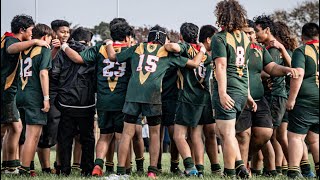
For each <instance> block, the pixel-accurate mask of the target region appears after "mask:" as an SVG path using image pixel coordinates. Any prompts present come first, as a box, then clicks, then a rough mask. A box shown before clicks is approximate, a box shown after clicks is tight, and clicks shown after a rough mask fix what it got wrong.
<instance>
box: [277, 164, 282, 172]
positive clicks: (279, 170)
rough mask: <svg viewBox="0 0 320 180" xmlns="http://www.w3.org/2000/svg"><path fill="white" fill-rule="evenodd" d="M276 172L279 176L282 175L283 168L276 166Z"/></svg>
mask: <svg viewBox="0 0 320 180" xmlns="http://www.w3.org/2000/svg"><path fill="white" fill-rule="evenodd" d="M276 170H277V173H278V174H282V167H281V166H276Z"/></svg>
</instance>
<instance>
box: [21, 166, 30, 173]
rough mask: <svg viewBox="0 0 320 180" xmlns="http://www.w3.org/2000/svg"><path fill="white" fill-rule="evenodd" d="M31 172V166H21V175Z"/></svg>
mask: <svg viewBox="0 0 320 180" xmlns="http://www.w3.org/2000/svg"><path fill="white" fill-rule="evenodd" d="M29 173H30V167H24V166H21V167H19V174H20V175H29Z"/></svg>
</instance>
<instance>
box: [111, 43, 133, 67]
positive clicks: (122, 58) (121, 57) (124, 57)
mask: <svg viewBox="0 0 320 180" xmlns="http://www.w3.org/2000/svg"><path fill="white" fill-rule="evenodd" d="M136 48H137V46H136V45H135V46H132V47H130V48H128V49H126V50H124V51H121V52H120V53H118V54H116V57H117V61H118V62H119V63H123V62H126V61H128V60H129V59H130V58H131V57H132V55H133V54H134V52H135V50H136Z"/></svg>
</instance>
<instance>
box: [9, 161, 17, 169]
mask: <svg viewBox="0 0 320 180" xmlns="http://www.w3.org/2000/svg"><path fill="white" fill-rule="evenodd" d="M6 165H7V168H15V167H17V163H16V161H15V160H12V161H7V164H6Z"/></svg>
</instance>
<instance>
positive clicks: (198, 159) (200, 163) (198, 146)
mask: <svg viewBox="0 0 320 180" xmlns="http://www.w3.org/2000/svg"><path fill="white" fill-rule="evenodd" d="M202 130H203V126H202V125H198V126H197V127H195V128H192V133H191V138H192V142H193V143H192V145H193V147H194V151H195V152H194V154H195V164H196V168H197V170H198V174H199V176H200V177H201V176H203V171H204V145H203V139H202Z"/></svg>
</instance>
